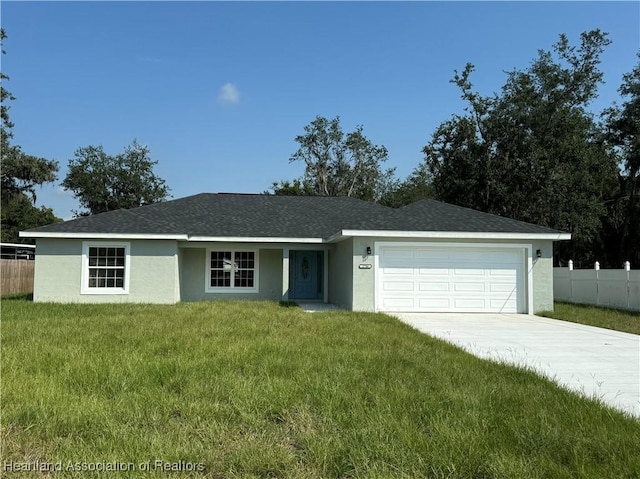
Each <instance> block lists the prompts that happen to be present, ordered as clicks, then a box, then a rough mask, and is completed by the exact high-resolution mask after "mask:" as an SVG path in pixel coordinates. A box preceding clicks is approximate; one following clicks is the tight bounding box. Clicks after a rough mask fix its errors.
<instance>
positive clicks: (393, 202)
mask: <svg viewBox="0 0 640 479" xmlns="http://www.w3.org/2000/svg"><path fill="white" fill-rule="evenodd" d="M434 195H435V193H434V190H433V184H432V179H431V175H430V173H429V171H427V169H426V168H425V167H424V165H420V166H418V167H417V168H416V169H415V170H414V171H413V173H411V174H410V175H409V176H408V177H407V179H406V180H404V181H400V182H396V183H395V184H392V185H391V186H390V188H389V189H388V190H387V192H386V193H385V194H384V195H383V196H382V198H381V199H380V204H382V205H384V206H390V207H392V208H400V207H402V206H405V205H408V204H411V203H415V202H416V201H420V200H426V199H429V198H433V197H434Z"/></svg>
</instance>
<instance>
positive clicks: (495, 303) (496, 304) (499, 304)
mask: <svg viewBox="0 0 640 479" xmlns="http://www.w3.org/2000/svg"><path fill="white" fill-rule="evenodd" d="M489 306H490V307H491V309H492V310H493V311H496V312H497V311H500V310H502V309H505V308H506V309H513V308H515V307H516V300H515V299H509V300H507V301H504V300H501V299H491V300H489Z"/></svg>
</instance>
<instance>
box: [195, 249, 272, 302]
mask: <svg viewBox="0 0 640 479" xmlns="http://www.w3.org/2000/svg"><path fill="white" fill-rule="evenodd" d="M258 251H259V250H257V249H250V248H236V247H233V248H225V247H224V246H220V247H216V248H207V254H206V255H205V267H204V276H205V278H204V290H205V292H207V293H257V292H258V291H259V285H258V278H259V277H260V274H259V273H260V271H259V270H260V255H259V253H258ZM212 252H213V253H215V252H230V253H231V255H232V258H235V255H236V253H253V266H254V268H253V287H252V288H246V287H242V286H235V285H234V281H233V276H232V277H231V286H214V287H212V286H211V253H212Z"/></svg>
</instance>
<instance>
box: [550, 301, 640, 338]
mask: <svg viewBox="0 0 640 479" xmlns="http://www.w3.org/2000/svg"><path fill="white" fill-rule="evenodd" d="M538 314H539V315H540V316H546V317H548V318H555V319H562V320H563V321H570V322H572V323H580V324H586V325H588V326H597V327H599V328H606V329H615V330H616V331H622V332H625V333H632V334H640V312H633V311H625V310H622V309H611V308H602V307H599V306H591V305H586V304H571V303H555V304H554V310H553V311H545V312H544V313H538Z"/></svg>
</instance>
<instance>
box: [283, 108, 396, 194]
mask: <svg viewBox="0 0 640 479" xmlns="http://www.w3.org/2000/svg"><path fill="white" fill-rule="evenodd" d="M304 131H305V134H304V135H298V136H297V137H296V142H298V144H299V145H300V147H299V148H298V151H296V152H295V153H294V154H293V155H292V156H291V158H290V159H289V161H290V162H294V161H302V162H304V164H305V171H304V176H303V177H302V178H299V179H296V180H294V182H293V184H292V183H290V182H287V181H282V182H280V183H274V184H273V185H272V190H273V191H274V194H276V195H278V194H297V195H300V194H302V195H323V196H349V197H354V198H360V199H363V200H367V201H379V200H380V198H381V197H382V196H383V194H384V193H385V192H386V190H387V189H388V188H389V185H390V184H391V182H392V181H393V171H394V170H393V169H388V170H382V166H381V164H382V163H384V162H385V161H387V159H388V153H387V149H386V148H385V147H384V146H377V145H374V144H373V143H371V141H369V139H368V138H366V137H365V136H364V134H363V128H362V126H358V127H356V129H355V131H353V132H351V133H348V134H346V135H345V134H344V133H343V131H342V127H341V126H340V118H339V117H335V118H333V119H331V120H328V119H327V118H324V117H321V116H317V117H316V119H315V120H313V121H312V122H311V123H310V124H309V125H307V126H305V127H304Z"/></svg>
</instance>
